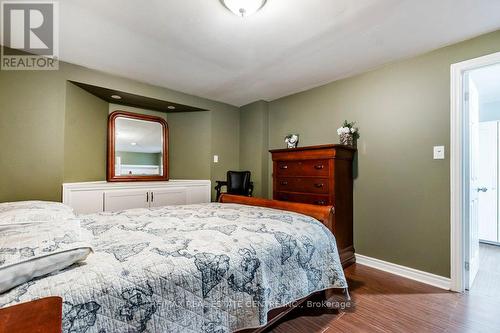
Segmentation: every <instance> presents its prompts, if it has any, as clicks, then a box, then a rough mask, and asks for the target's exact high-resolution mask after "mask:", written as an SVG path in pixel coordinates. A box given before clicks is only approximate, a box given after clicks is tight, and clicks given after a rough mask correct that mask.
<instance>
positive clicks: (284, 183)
mask: <svg viewBox="0 0 500 333" xmlns="http://www.w3.org/2000/svg"><path fill="white" fill-rule="evenodd" d="M280 184H281V185H288V182H284V181H283V182H280Z"/></svg>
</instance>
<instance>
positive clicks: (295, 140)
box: [285, 134, 299, 148]
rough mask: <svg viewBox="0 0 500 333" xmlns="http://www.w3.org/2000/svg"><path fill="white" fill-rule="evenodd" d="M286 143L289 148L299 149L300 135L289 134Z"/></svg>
mask: <svg viewBox="0 0 500 333" xmlns="http://www.w3.org/2000/svg"><path fill="white" fill-rule="evenodd" d="M285 142H286V147H287V148H297V145H298V144H299V135H298V134H289V135H287V136H285Z"/></svg>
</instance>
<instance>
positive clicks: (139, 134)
mask: <svg viewBox="0 0 500 333" xmlns="http://www.w3.org/2000/svg"><path fill="white" fill-rule="evenodd" d="M164 153H165V152H164V151H163V135H162V125H161V124H160V123H158V122H153V121H145V120H138V119H130V118H124V117H118V118H116V122H115V175H116V176H127V175H134V176H163V172H164V171H163V163H162V162H163V154H164Z"/></svg>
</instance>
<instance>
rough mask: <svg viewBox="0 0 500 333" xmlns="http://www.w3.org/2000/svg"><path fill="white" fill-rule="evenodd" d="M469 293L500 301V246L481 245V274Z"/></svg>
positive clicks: (478, 274) (479, 273)
mask: <svg viewBox="0 0 500 333" xmlns="http://www.w3.org/2000/svg"><path fill="white" fill-rule="evenodd" d="M469 293H470V294H473V295H484V296H491V297H496V298H498V299H500V246H495V245H489V244H482V243H481V244H480V245H479V272H478V273H477V276H476V279H475V280H474V283H473V284H472V288H471V290H470V292H469Z"/></svg>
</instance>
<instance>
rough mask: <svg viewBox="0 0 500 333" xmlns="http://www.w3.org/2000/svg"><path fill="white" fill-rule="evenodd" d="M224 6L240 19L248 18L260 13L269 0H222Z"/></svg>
mask: <svg viewBox="0 0 500 333" xmlns="http://www.w3.org/2000/svg"><path fill="white" fill-rule="evenodd" d="M220 1H221V2H222V4H223V5H224V6H225V7H226V8H227V9H229V10H230V11H232V12H233V13H234V14H236V15H237V16H239V17H247V16H250V15H253V14H255V13H257V12H258V11H259V9H261V8H262V7H264V5H265V4H266V2H267V0H220Z"/></svg>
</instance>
